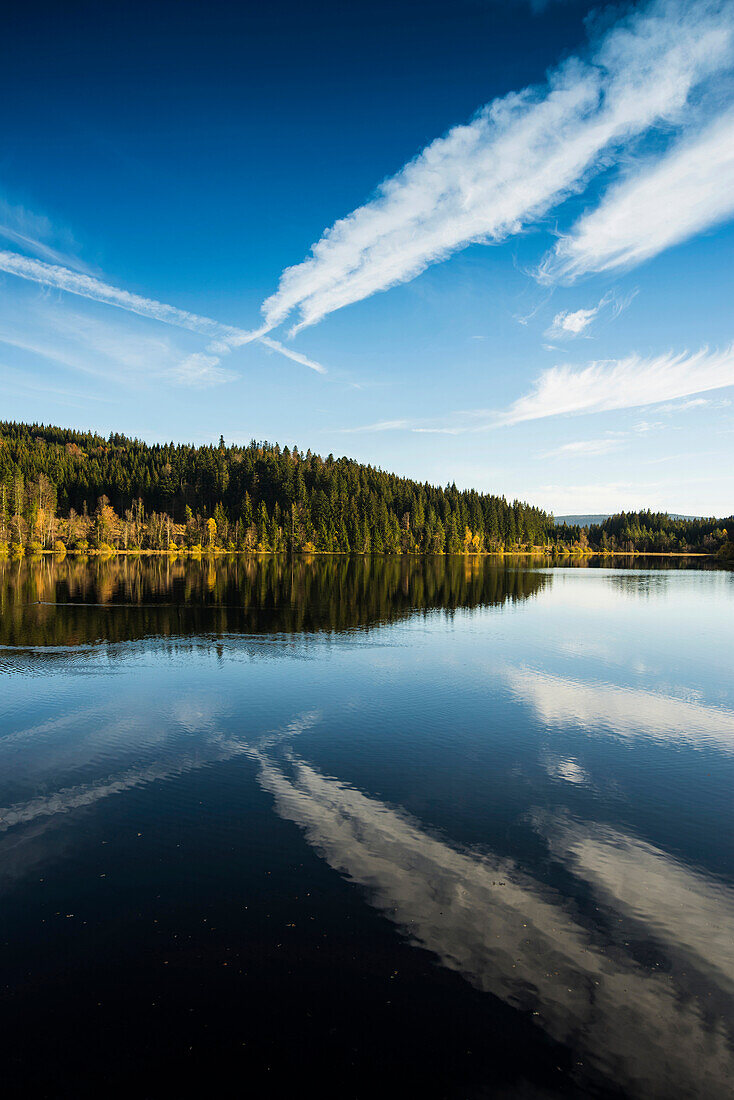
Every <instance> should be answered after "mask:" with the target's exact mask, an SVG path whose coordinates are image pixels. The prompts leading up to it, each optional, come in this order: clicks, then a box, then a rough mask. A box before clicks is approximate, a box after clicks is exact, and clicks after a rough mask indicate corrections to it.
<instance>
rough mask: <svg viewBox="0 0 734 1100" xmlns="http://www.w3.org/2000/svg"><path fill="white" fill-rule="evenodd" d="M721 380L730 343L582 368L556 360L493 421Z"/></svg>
mask: <svg viewBox="0 0 734 1100" xmlns="http://www.w3.org/2000/svg"><path fill="white" fill-rule="evenodd" d="M726 386H734V345H731V346H729V347H728V348H725V349H724V350H723V351H709V349H708V348H702V349H701V350H700V351H698V352H694V353H693V354H691V353H689V352H681V353H679V354H677V355H674V354H673V353H672V352H669V353H667V354H665V355H659V356H657V357H655V358H651V359H645V358H643V357H642V356H639V355H629V356H627V358H625V359H619V360H612V361H601V362H593V363H590V364H589V365H588V366H586V367H582V368H579V367H574V366H566V365H564V366H557V367H552V368H551V369H550V370H547V371H544V372H543V373H542V374H541V375H540V377H539V378H538V380H537V381H536V383H535V385H534V387H533V389H532V391H531V392H530V393H528V394H526V395H525V396H523V397H520V398H519V399H518V400H517V401H515V403H514V404H513V405H511V406H510V408H509V409H508V410H507V411H506V412H504V413H500V414H499V415H498V417H497V419H496V421H495V423H496V424H497V425H501V424H519V423H520V422H522V421H526V420H539V419H541V418H543V417H548V416H560V415H563V414H565V415H572V414H579V413H591V412H604V411H609V410H612V409H628V408H635V407H638V406H642V405H654V404H658V403H659V402H662V401H675V400H677V399H678V398H682V397H687V396H689V395H690V394H698V393H705V392H706V391H708V390H718V389H723V388H724V387H726Z"/></svg>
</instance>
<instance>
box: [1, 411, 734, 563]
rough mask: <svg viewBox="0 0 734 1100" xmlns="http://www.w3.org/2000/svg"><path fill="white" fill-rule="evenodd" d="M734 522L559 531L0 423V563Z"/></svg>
mask: <svg viewBox="0 0 734 1100" xmlns="http://www.w3.org/2000/svg"><path fill="white" fill-rule="evenodd" d="M730 532H731V533H733V534H734V517H729V519H728V520H716V519H705V520H673V519H671V518H670V517H669V516H667V515H665V514H664V513H661V514H658V513H652V512H642V513H634V514H632V513H629V514H626V515H625V514H624V513H623V514H621V515H619V516H613V517H611V518H610V519H608V520H605V521H604V522H603V523H602V524H600V525H598V526H591V527H588V528H586V527H573V526H565V525H562V526H558V527H557V526H555V525H554V521H553V516H552V515H550V514H549V513H547V512H545V511H543V510H542V509H540V508H536V507H533V506H532V505H530V504H526V503H523V502H521V501H517V500H515V501H512V502H510V501H507V500H506V499H505V497H503V496H495V495H493V494H488V493H479V492H476V491H475V490H459V489H458V488H457V487H456V485H448V486H446V487H445V488H440V487H437V486H433V485H429V484H428V483H421V482H417V481H413V480H410V479H409V478H404V477H399V476H397V475H395V474H391V473H386V472H385V471H383V470H381V469H379V468H377V467H374V466H369V465H364V464H361V463H358V462H355V461H353V460H352V459H349V458H334V456H333V455H328V456H327V457H326V458H322V457H321V456H320V455H316V454H312V452H311V451H310V450H307V451H305V452H304V451H300V450H298V448H297V447H295V446H294V447H293V448H289V447H287V446H286V447H282V448H281V447H280V446H279V445H278V444H277V443H276V444H274V443H269V442H266V441H264V442H257V441H255V440H252V442H250V443H249V444H248V445H247V446H240V445H237V444H226V443H225V441H224V439H223V438H220V440H219V443H218V445H215V446H214V445H208V446H194V445H191V444H181V443H165V444H148V443H145V442H143V441H141V440H138V439H130V438H128V437H127V436H124V435H119V434H110V436H109V437H107V438H105V437H103V436H101V435H97V434H95V433H93V432H82V431H75V430H72V429H67V428H59V427H52V426H46V425H43V424H20V423H13V422H0V552H10V553H14V552H15V553H17V552H22V551H29V552H41V551H45V550H55V551H57V552H64V551H76V552H88V551H91V550H96V551H102V552H113V551H121V550H124V551H146V550H147V551H151V550H153V551H164V552H177V551H193V552H195V553H196V552H209V551H250V552H259V553H281V552H289V553H290V552H293V553H298V552H305V553H319V552H321V553H344V554H347V553H356V554H481V553H498V552H529V551H533V550H542V551H544V552H555V553H564V554H568V553H573V554H585V553H589V552H609V553H612V552H615V551H618V552H625V553H630V552H637V553H642V552H663V553H669V552H677V553H680V552H693V551H696V552H703V553H708V554H721V556H726V555H727V554H729V553H730V552H731V550H732V543H731V541H730V539H729V533H730Z"/></svg>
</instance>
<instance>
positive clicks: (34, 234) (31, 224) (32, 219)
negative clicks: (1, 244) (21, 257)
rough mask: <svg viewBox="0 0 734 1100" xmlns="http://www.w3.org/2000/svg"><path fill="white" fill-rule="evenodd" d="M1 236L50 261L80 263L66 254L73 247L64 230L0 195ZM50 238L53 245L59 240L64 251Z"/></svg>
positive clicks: (71, 264)
mask: <svg viewBox="0 0 734 1100" xmlns="http://www.w3.org/2000/svg"><path fill="white" fill-rule="evenodd" d="M2 237H4V238H5V240H7V241H12V243H13V244H15V245H18V246H20V247H21V248H24V249H27V250H28V251H30V252H34V253H35V254H36V255H38V256H42V257H43V258H44V259H46V260H49V261H51V262H52V263H55V264H59V263H61V264H65V265H67V266H68V267H77V268H78V267H79V266H80V264H79V262H78V260H77V259H76V258H75V257H74V256H70V255H69V254H68V250H69V249H70V248H73V247H74V240H73V238H72V236H71V234H70V233H69V232H68V231H64V230H61V231H59V230H58V229H56V227H55V226H53V225H52V223H51V221H50V220H49V218H47V217H45V216H44V215H43V214H35V213H33V211H31V210H27V209H26V208H25V207H24V206H13V205H12V204H11V203H9V202H6V200H5V199H2V198H0V238H2ZM51 242H53V245H58V244H62V245H63V246H64V247H65V249H66V252H61V251H59V250H58V248H57V247H53V246H52V244H51Z"/></svg>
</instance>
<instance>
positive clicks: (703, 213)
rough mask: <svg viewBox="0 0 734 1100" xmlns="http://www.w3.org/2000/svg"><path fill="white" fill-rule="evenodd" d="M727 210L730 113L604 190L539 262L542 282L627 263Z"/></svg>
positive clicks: (731, 176)
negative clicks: (599, 200) (588, 209)
mask: <svg viewBox="0 0 734 1100" xmlns="http://www.w3.org/2000/svg"><path fill="white" fill-rule="evenodd" d="M733 215H734V112H728V113H727V114H726V115H725V116H723V117H722V118H719V119H717V120H716V121H715V122H714V123H712V124H711V125H710V126H709V127H708V128H707V129H706V130H705V131H704V133H702V134H701V135H700V136H699V137H697V138H695V139H693V140H691V139H688V140H685V141H683V142H681V143H680V144H679V145H677V146H676V147H675V148H673V150H672V151H671V152H670V153H668V155H667V156H665V157H663V158H662V159H661V160H659V161H657V162H656V163H654V164H652V165H646V166H645V167H643V168H642V169H641V170H639V171H637V172H636V173H635V174H634V175H633V176H631V177H630V178H629V179H627V180H625V182H624V183H622V184H620V185H619V186H617V187H614V188H612V189H611V190H610V191H609V193H608V194H607V196H606V197H605V198H604V199H603V200H602V202H601V204H600V205H599V206H598V207H597V208H596V209H595V210H592V211H591V212H590V213H588V214H586V215H584V217H582V218H581V220H580V221H579V222H578V223H577V224H576V226H575V227H574V229H573V230H572V231H571V233H570V234H569V236H567V237H564V238H563V239H562V240H560V241H559V242H558V244H557V245H556V246H555V248H554V250H553V251H552V252H551V253H550V254H549V256H548V257H546V259H545V261H544V262H543V264H542V265H541V269H540V277H541V279H542V280H546V281H547V280H551V279H575V278H577V277H578V276H580V275H585V274H587V273H588V272H591V271H611V270H616V269H618V268H626V267H631V266H633V265H634V264H639V263H642V262H643V261H644V260H648V259H650V258H651V257H652V256H656V255H657V254H658V253H659V252H662V251H664V249H666V248H670V247H671V246H672V245H675V244H678V243H680V242H681V241H685V240H687V239H688V238H689V237H692V236H694V235H695V234H696V233H700V232H701V231H702V230H705V229H708V228H710V227H712V226H714V225H716V224H717V223H719V222H721V221H723V220H725V219H726V218H730V217H732V216H733Z"/></svg>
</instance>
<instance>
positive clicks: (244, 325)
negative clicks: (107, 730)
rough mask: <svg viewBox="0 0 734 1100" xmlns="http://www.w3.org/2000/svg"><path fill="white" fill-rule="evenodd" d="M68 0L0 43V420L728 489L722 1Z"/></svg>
mask: <svg viewBox="0 0 734 1100" xmlns="http://www.w3.org/2000/svg"><path fill="white" fill-rule="evenodd" d="M260 7H261V6H260V5H258V6H255V5H250V4H238V5H234V4H231V5H228V4H220V3H217V2H212V3H208V4H206V5H204V4H200V3H181V2H180V0H179V2H177V3H175V4H174V3H171V4H169V3H165V2H159V3H156V4H155V5H151V6H143V5H137V4H135V3H130V4H127V5H125V6H113V5H104V6H102V5H93V4H82V3H70V4H68V5H62V6H60V5H49V6H48V8H44V6H43V5H40V6H38V5H36V6H34V7H33V9H32V11H30V10H29V11H28V12H27V13H25V12H22V11H20V10H17V11H15V12H14V13H13V18H12V20H11V22H10V24H9V25H8V26H7V27H6V32H5V35H4V38H3V41H2V43H1V44H0V62H1V64H0V86H1V87H0V124H1V125H2V133H3V142H2V144H1V145H0V401H1V405H0V418H3V419H22V420H36V421H43V422H46V423H57V424H62V425H68V426H75V427H83V428H93V429H96V430H99V431H101V432H103V433H105V434H106V433H108V432H109V431H123V432H126V433H127V434H130V435H138V436H141V437H143V438H145V439H148V440H151V441H154V440H168V439H174V440H192V441H196V442H209V441H212V442H215V441H216V440H218V438H219V435H220V433H222V434H224V436H225V439H227V440H230V441H243V442H246V441H248V440H249V439H250V438H252V437H255V438H258V439H270V440H272V441H276V440H277V441H278V442H280V443H282V444H285V443H289V444H292V443H297V444H298V445H299V446H301V447H304V448H306V447H311V449H312V450H314V451H318V452H320V453H323V454H327V453H329V452H332V453H334V454H348V455H351V456H353V457H355V458H358V459H360V460H363V461H366V462H372V463H374V464H376V465H380V466H382V467H383V468H385V469H390V470H395V471H397V472H399V473H403V474H407V475H410V476H413V477H417V478H419V479H421V480H429V481H432V482H436V483H439V484H446V483H447V482H451V481H456V483H457V484H458V485H461V486H475V487H477V488H479V489H483V490H489V491H494V492H500V493H505V494H506V495H508V496H510V497H514V496H518V497H521V498H523V499H528V500H531V501H533V502H534V503H537V504H540V505H542V506H543V507H546V508H549V509H551V510H554V511H555V512H556V513H558V514H562V513H567V512H586V511H594V512H604V511H612V510H619V509H621V508H626V509H632V508H637V507H643V506H650V507H653V508H662V509H668V510H671V511H676V512H685V513H691V514H720V515H724V514H729V513H731V511H732V509H733V507H734V505H733V503H732V502H733V500H734V491H733V490H734V473H732V470H733V469H734V463H733V462H732V458H733V457H734V404H733V403H732V402H733V401H734V350H733V348H732V342H733V341H734V310H732V291H734V265H733V264H732V259H733V258H734V2H732V0H653V2H652V3H649V2H648V3H637V4H633V5H624V4H622V5H619V4H618V5H614V7H606V8H605V7H604V6H600V7H598V8H596V9H594V10H592V9H591V6H590V5H589V4H588V3H582V2H574V0H565V2H564V0H555V2H553V0H550V2H547V3H542V2H540V0H536V2H535V3H531V2H530V0H527V2H526V0H505V2H502V3H500V2H499V0H497V2H495V0H455V2H452V4H450V5H449V4H445V3H431V2H429V0H424V2H422V3H418V2H412V0H410V2H407V0H393V2H391V3H387V2H386V3H381V2H377V3H375V2H372V3H370V4H362V3H360V2H355V3H351V4H349V5H344V4H337V3H332V2H330V0H323V2H322V3H307V4H298V5H296V4H290V3H288V2H286V3H281V4H280V5H278V6H273V7H272V10H270V11H261V10H260Z"/></svg>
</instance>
